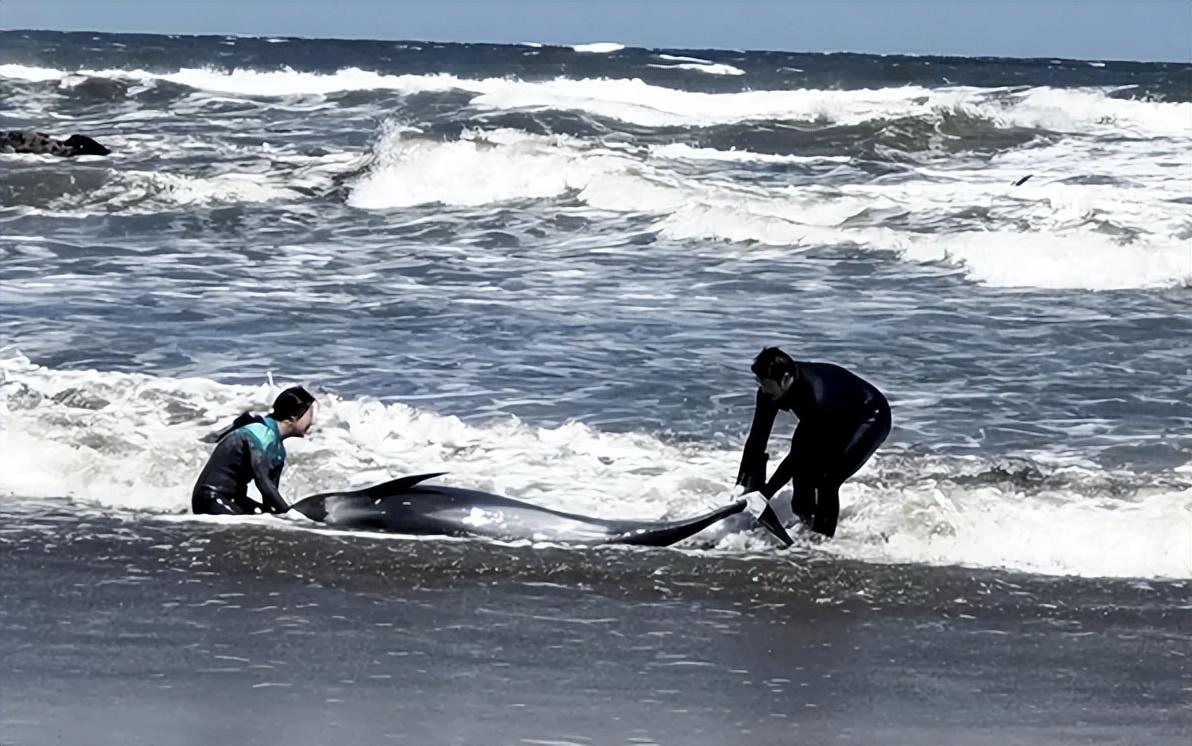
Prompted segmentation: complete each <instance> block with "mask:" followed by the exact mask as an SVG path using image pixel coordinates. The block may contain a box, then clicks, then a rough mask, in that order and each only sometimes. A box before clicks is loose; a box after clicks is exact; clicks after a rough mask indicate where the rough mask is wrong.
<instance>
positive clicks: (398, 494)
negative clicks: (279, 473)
mask: <svg viewBox="0 0 1192 746" xmlns="http://www.w3.org/2000/svg"><path fill="white" fill-rule="evenodd" d="M445 473H446V472H437V473H434V474H417V475H413V476H407V477H402V478H400V479H394V480H392V481H389V482H385V483H383V484H378V485H376V486H373V487H367V488H365V489H361V490H356V491H353V492H326V493H322V494H318V495H311V496H310V497H307V498H304V499H302V500H299V501H298V502H296V503H294V504H293V505H291V506H290V510H293V511H296V512H298V513H300V514H302V515H304V516H306V517H307V518H309V519H311V520H313V521H318V522H320V523H324V524H326V525H328V526H335V527H343V528H356V529H367V530H372V531H388V532H394V533H402V534H432V535H434V534H437V535H444V536H483V537H488V538H493V539H530V540H534V541H559V542H567V543H581V544H638V545H644V546H655V547H661V546H669V545H671V544H674V543H675V542H678V541H682V540H683V539H686V538H687V537H689V536H692V535H694V534H696V533H698V532H700V531H702V530H703V529H705V528H707V527H708V526H711V525H712V524H714V523H717V522H718V521H721V520H723V519H724V518H727V517H728V516H730V515H735V514H736V513H740V512H741V511H743V510H746V509H747V508H749V509H750V511H751V512H753V506H752V505H751V504H749V501H748V500H747V499H745V498H739V499H737V500H734V501H733V502H731V503H729V504H728V505H725V506H723V507H721V508H717V509H716V510H713V511H710V512H708V513H704V514H702V515H697V516H694V517H691V518H685V519H682V520H677V521H617V520H607V519H604V518H592V517H589V516H583V515H578V514H576V513H565V512H563V511H559V510H552V509H550V508H544V507H541V506H538V505H533V504H530V503H526V502H522V501H520V500H514V499H512V498H509V497H503V496H501V495H494V494H492V493H490V492H482V491H480V490H473V489H466V488H462V487H448V486H443V485H432V484H424V482H426V481H427V480H430V479H433V478H434V477H439V476H442V475H443V474H445ZM766 513H768V516H767V515H766ZM755 515H756V517H758V520H759V521H760V522H761V523H762V525H763V526H765V527H766V528H767V529H768V530H769V531H771V533H774V534H775V536H776V537H777V538H778V539H779V540H780V541H782V542H783V543H784V544H785V545H786V546H790V544H791V539H790V536H789V535H787V533H786V530H785V529H784V528H783V527H782V524H781V523H779V522H778V519H777V517H776V516H775V515H774V513H773V511H772V510H770V509H769V508H768V507H767V508H766V510H765V512H762V513H761V514H760V515H757V514H755Z"/></svg>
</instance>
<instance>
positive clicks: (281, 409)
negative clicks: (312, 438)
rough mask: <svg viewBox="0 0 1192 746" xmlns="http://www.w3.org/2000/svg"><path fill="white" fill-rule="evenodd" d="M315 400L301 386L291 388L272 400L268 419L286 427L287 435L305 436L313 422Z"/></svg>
mask: <svg viewBox="0 0 1192 746" xmlns="http://www.w3.org/2000/svg"><path fill="white" fill-rule="evenodd" d="M314 404H315V398H314V397H313V396H311V394H310V392H309V391H307V390H306V389H304V388H302V387H301V386H292V387H290V388H288V389H286V390H285V391H283V392H281V393H280V394H278V395H277V398H276V399H274V400H273V411H272V412H271V413H270V414H269V416H270V417H272V418H273V419H275V420H277V421H278V422H279V423H284V424H286V425H288V428H287V429H288V430H289V433H288V434H289V435H294V436H297V437H299V438H301V437H303V436H304V435H306V432H307V431H308V430H310V428H311V425H313V424H314V421H315V407H314Z"/></svg>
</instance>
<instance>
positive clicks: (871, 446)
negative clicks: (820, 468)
mask: <svg viewBox="0 0 1192 746" xmlns="http://www.w3.org/2000/svg"><path fill="white" fill-rule="evenodd" d="M889 435H890V410H889V409H885V408H883V409H882V410H881V411H880V412H878V413H877V414H875V415H874V416H873V417H871V418H869V419H868V420H865V421H864V422H862V423H861V424H860V426H858V427H857V429H856V430H855V431H854V432H853V433H852V436H851V437H850V438H849V439H848V440H847V441H846V444H845V446H844V450H843V451H842V452H841V453H840V455H839V456H837V457H836V458H834V459H825V461H826V463H828V464H829V468H828V469H827V470H826V471H825V473H824V479H823V481H822V482H821V483H820V484H819V485H818V488H817V489H816V496H817V499H816V503H815V521H814V522H813V523H812V525H811V530H812V531H816V532H818V533H821V534H824V535H825V536H834V535H835V534H836V521H837V520H838V519H839V518H840V485H842V484H844V482H845V481H846V480H847V479H848V478H849V477H851V476H852V475H854V474H856V473H857V470H858V469H860V468H861V467H862V466H864V465H865V462H866V461H868V460H869V458H870V457H871V456H872V455H873V454H874V452H875V451H876V450H877V449H878V446H880V445H881V444H882V443H884V442H885V440H886V437H887V436H889Z"/></svg>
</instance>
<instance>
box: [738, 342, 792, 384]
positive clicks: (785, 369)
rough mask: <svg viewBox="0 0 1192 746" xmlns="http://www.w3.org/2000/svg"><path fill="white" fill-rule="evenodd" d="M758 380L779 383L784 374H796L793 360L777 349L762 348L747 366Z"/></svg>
mask: <svg viewBox="0 0 1192 746" xmlns="http://www.w3.org/2000/svg"><path fill="white" fill-rule="evenodd" d="M749 369H750V370H752V371H753V375H754V376H756V377H757V379H758V380H767V381H781V380H782V376H783V374H784V373H790V374H791V375H792V376H793V375H795V374H796V372H797V371H798V368H797V367H796V365H795V361H794V359H792V358H791V356H790V355H788V354H786V353H785V352H783V351H782V350H780V349H778V348H777V347H763V348H762V351H761V352H759V353H757V357H755V358H754V359H753V365H751V366H749Z"/></svg>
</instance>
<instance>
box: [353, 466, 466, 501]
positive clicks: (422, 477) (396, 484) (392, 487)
mask: <svg viewBox="0 0 1192 746" xmlns="http://www.w3.org/2000/svg"><path fill="white" fill-rule="evenodd" d="M446 473H447V472H445V471H436V472H432V473H430V474H413V475H411V476H408V477H400V478H398V479H393V480H390V481H388V482H382V483H381V484H377V485H373V486H372V487H365V488H364V489H362V490H357V491H355V492H351V493H345V494H351V495H359V496H360V497H369V498H374V499H375V498H378V497H385V496H386V495H394V494H401V493H402V492H405V491H407V490H409V489H410V488H411V487H413V486H414V485H416V484H418V483H419V482H425V481H426V480H428V479H434V478H435V477H441V476H443V475H444V474H446Z"/></svg>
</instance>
